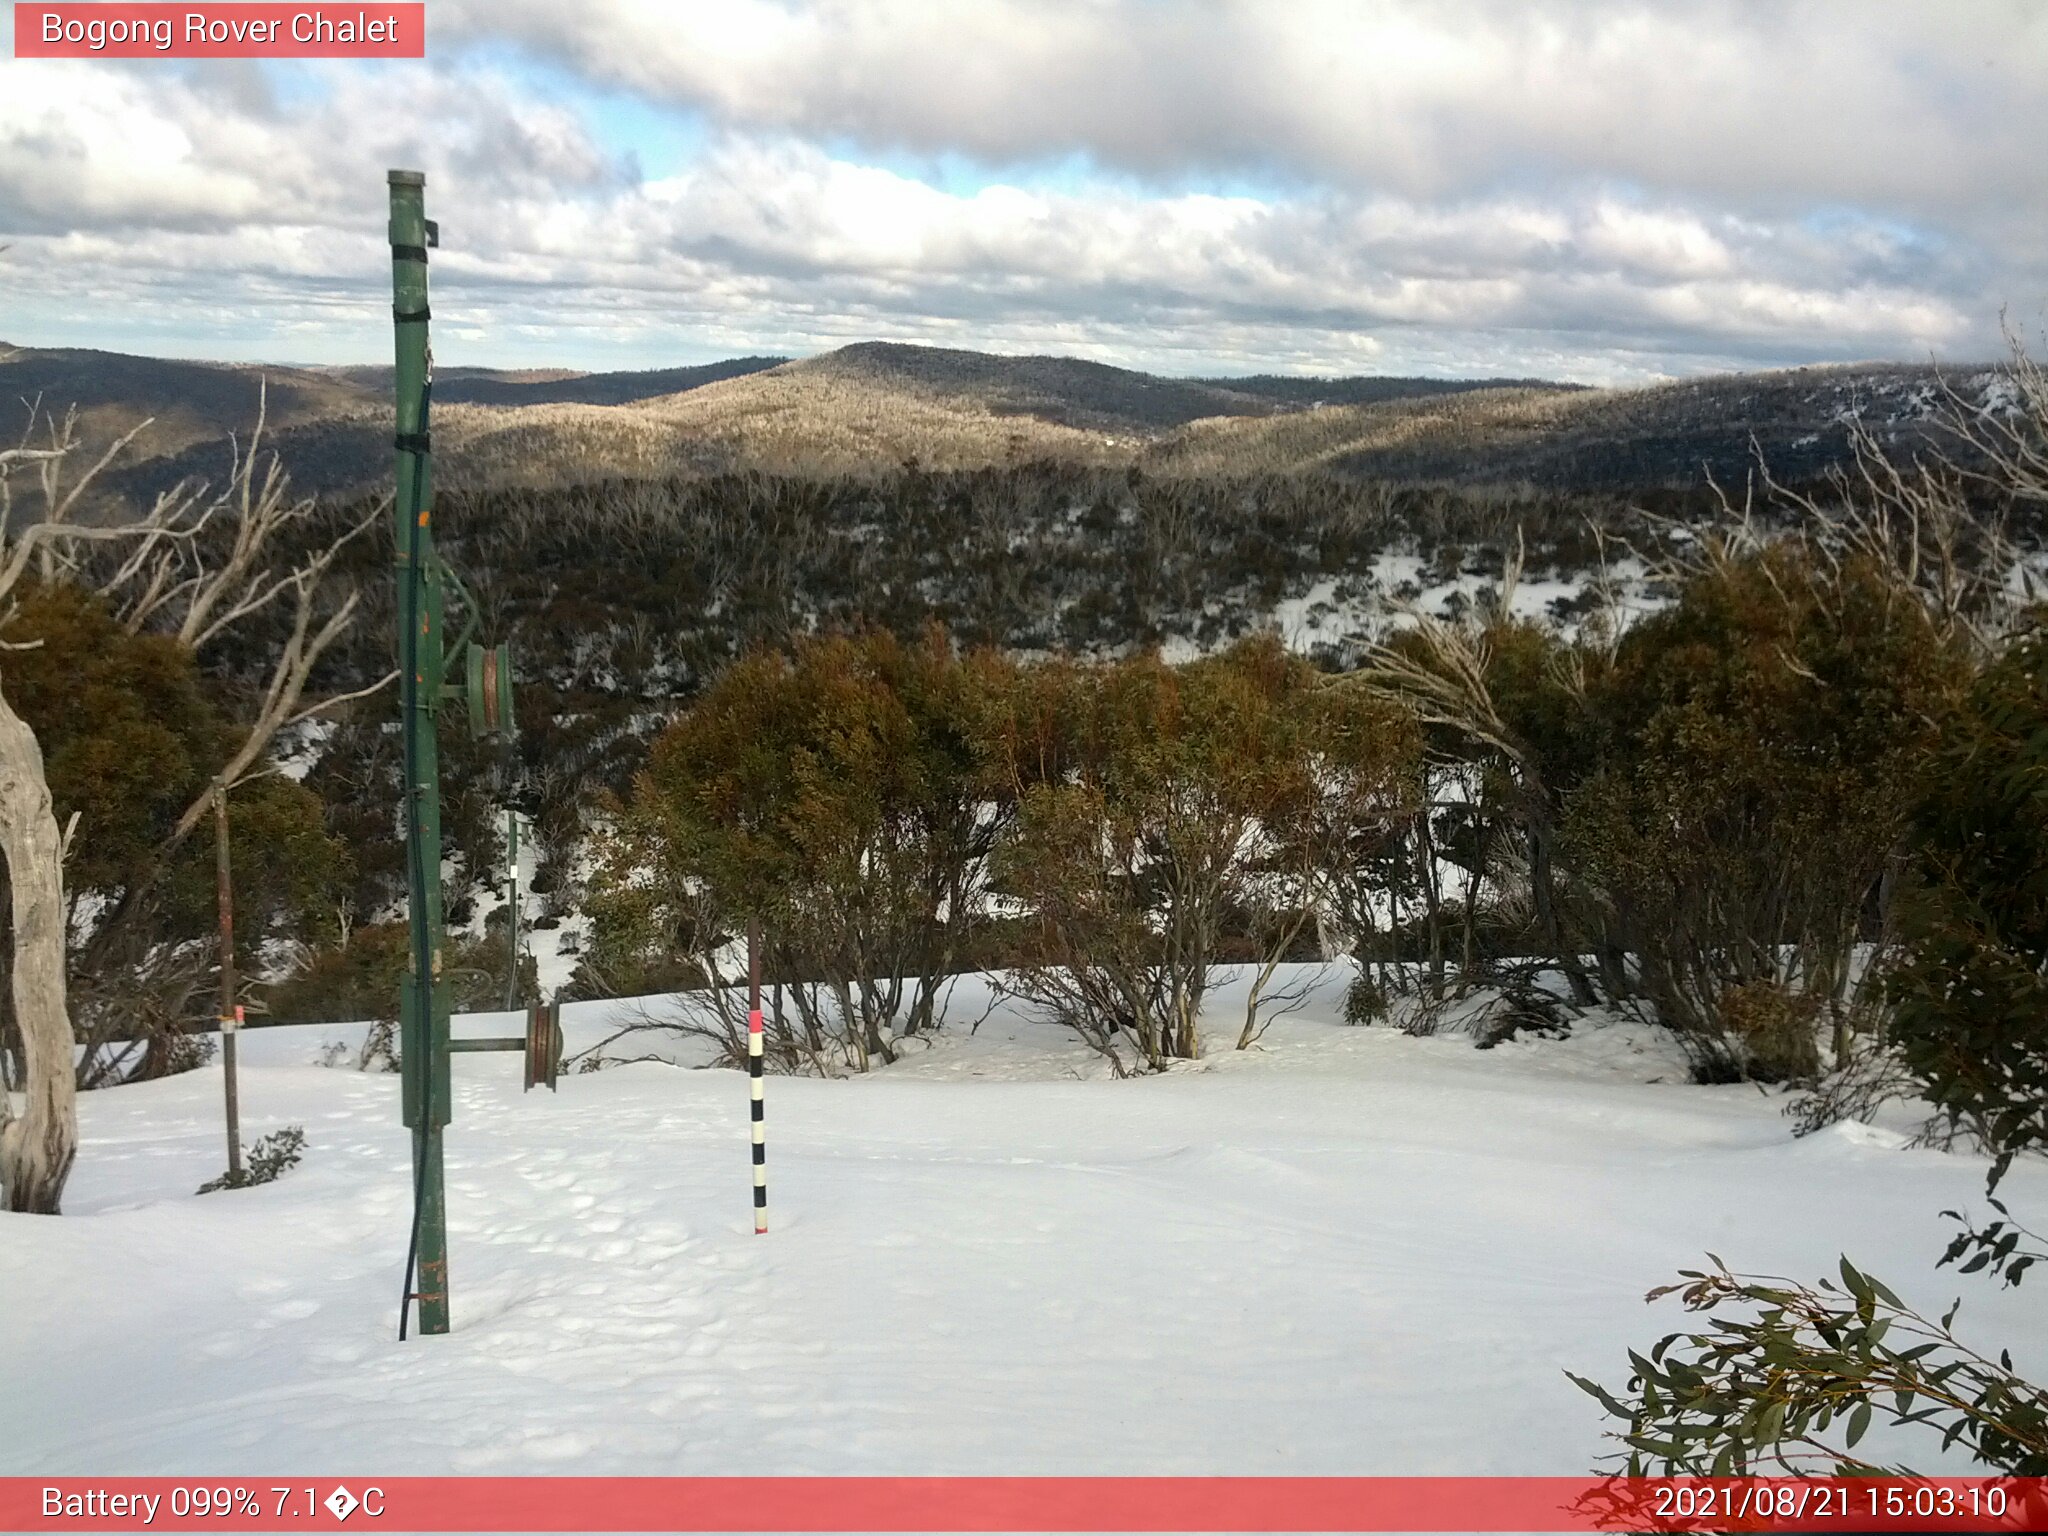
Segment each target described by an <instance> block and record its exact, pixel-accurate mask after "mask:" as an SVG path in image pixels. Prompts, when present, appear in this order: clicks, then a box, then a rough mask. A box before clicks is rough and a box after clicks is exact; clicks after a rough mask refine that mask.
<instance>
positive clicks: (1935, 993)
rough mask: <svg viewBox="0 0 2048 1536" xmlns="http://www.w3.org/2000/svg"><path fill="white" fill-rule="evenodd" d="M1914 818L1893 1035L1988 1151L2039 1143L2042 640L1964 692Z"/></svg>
mask: <svg viewBox="0 0 2048 1536" xmlns="http://www.w3.org/2000/svg"><path fill="white" fill-rule="evenodd" d="M1927 782H1928V791H1927V794H1926V797H1925V799H1924V800H1923V801H1922V803H1921V805H1920V806H1919V809H1918V813H1917V815H1916V816H1915V819H1914V830H1915V833H1916V835H1917V840H1918V843H1919V858H1918V868H1917V869H1916V871H1915V888H1914V889H1913V890H1912V891H1911V892H1910V893H1909V895H1908V897H1907V898H1906V900H1905V902H1904V903H1903V905H1904V907H1905V910H1906V914H1907V915H1906V922H1907V927H1908V934H1907V946H1906V952H1905V955H1904V957H1903V959H1902V961H1901V962H1900V964H1899V965H1898V966H1897V967H1896V969H1895V970H1894V972H1893V975H1892V976H1891V978H1890V992H1891V996H1892V999H1893V1002H1894V1005H1895V1012H1894V1016H1893V1020H1892V1026H1891V1028H1892V1036H1893V1038H1894V1040H1895V1041H1896V1042H1897V1044H1898V1046H1899V1049H1900V1051H1901V1053H1902V1055H1903V1057H1904V1060H1905V1064H1906V1067H1907V1069H1908V1070H1909V1071H1910V1072H1911V1073H1912V1074H1913V1076H1914V1077H1915V1078H1916V1079H1917V1081H1918V1083H1919V1085H1920V1088H1921V1091H1922V1092H1923V1093H1925V1095H1926V1096H1927V1098H1928V1099H1930V1100H1931V1101H1932V1102H1933V1103H1934V1104H1935V1105H1936V1106H1937V1107H1938V1108H1939V1109H1940V1110H1941V1111H1942V1113H1944V1114H1945V1115H1947V1116H1948V1117H1949V1118H1950V1120H1951V1121H1952V1122H1953V1123H1955V1124H1958V1125H1961V1126H1965V1127H1967V1128H1969V1129H1970V1130H1972V1131H1975V1132H1976V1133H1977V1134H1979V1135H1980V1136H1982V1137H1983V1139H1984V1140H1985V1141H1986V1142H1987V1144H1988V1145H1989V1146H1990V1147H1991V1148H1992V1149H1993V1150H1994V1151H1995V1152H1996V1153H1997V1154H1998V1156H1999V1159H2000V1161H1999V1163H1998V1164H1997V1165H1996V1167H1995V1169H1994V1175H1993V1181H1994V1183H1995V1182H1996V1178H1997V1176H1998V1175H1999V1174H2001V1173H2002V1172H2003V1171H2004V1168H2005V1166H2006V1165H2007V1164H2008V1163H2009V1162H2010V1161H2011V1159H2012V1158H2013V1156H2015V1155H2016V1154H2017V1153H2019V1152H2021V1151H2023V1150H2025V1149H2026V1148H2028V1147H2033V1146H2039V1145H2042V1144H2043V1143H2044V1142H2048V634H2043V633H2041V632H2039V631H2036V632H2034V633H2032V634H2029V635H2026V636H2024V637H2022V638H2021V639H2019V640H2018V641H2016V642H2015V643H2014V644H2013V645H2011V646H2010V647H2009V648H2008V650H2007V651H2006V653H2005V654H2004V655H2003V656H2002V657H2000V658H1999V659H1998V660H1996V661H1995V662H1994V663H1993V664H1992V665H1991V666H1989V667H1988V668H1987V669H1986V670H1985V671H1984V673H1983V675H1982V676H1981V677H1980V678H1979V679H1978V681H1977V682H1976V684H1975V685H1974V687H1973V688H1972V690H1971V693H1970V696H1969V699H1968V702H1967V703H1966V704H1965V706H1964V707H1963V709H1962V710H1961V711H1960V712H1959V714H1958V717H1957V718H1956V720H1955V722H1954V723H1953V725H1952V726H1951V729H1950V731H1949V733H1948V737H1947V739H1946V741H1945V742H1944V744H1943V747H1942V750H1941V752H1940V754H1939V756H1938V758H1937V760H1936V762H1935V764H1934V766H1933V771H1932V772H1931V773H1930V774H1929V775H1928V779H1927Z"/></svg>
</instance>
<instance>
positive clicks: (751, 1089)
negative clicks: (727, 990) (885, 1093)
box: [747, 920, 768, 1237]
mask: <svg viewBox="0 0 2048 1536" xmlns="http://www.w3.org/2000/svg"><path fill="white" fill-rule="evenodd" d="M763 1044H764V1041H763V1030H762V1021H761V924H760V922H759V921H758V920H756V921H754V922H751V923H749V924H748V925H747V1096H748V1106H747V1108H748V1113H749V1115H750V1116H751V1117H752V1122H753V1136H754V1235H755V1236H756V1237H759V1236H760V1235H761V1234H762V1233H764V1232H766V1231H767V1230H768V1143H767V1140H766V1135H767V1121H766V1119H765V1116H766V1114H767V1106H766V1105H765V1104H764V1103H763V1101H762V1098H761V1090H762V1078H761V1065H762V1062H761V1048H762V1045H763Z"/></svg>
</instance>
